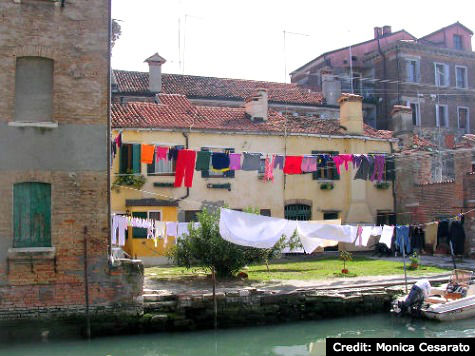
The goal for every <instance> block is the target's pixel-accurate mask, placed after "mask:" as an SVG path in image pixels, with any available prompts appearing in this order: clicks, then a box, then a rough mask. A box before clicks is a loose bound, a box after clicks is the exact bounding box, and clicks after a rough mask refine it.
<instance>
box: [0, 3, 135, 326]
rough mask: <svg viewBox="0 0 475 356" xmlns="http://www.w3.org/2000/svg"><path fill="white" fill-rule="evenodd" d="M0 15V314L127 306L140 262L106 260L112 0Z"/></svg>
mask: <svg viewBox="0 0 475 356" xmlns="http://www.w3.org/2000/svg"><path fill="white" fill-rule="evenodd" d="M0 14H1V17H0V18H1V20H0V57H1V60H0V68H1V70H0V82H1V83H2V86H1V88H0V93H1V99H0V150H1V152H2V154H1V155H0V196H1V197H2V199H0V210H1V211H2V212H3V214H2V216H1V218H0V245H1V252H0V319H4V318H30V317H41V316H50V315H56V314H64V313H67V314H70V313H79V314H81V313H83V312H84V311H85V310H86V309H90V310H96V309H101V310H109V309H114V308H116V307H117V306H118V305H121V306H122V308H121V310H122V311H127V310H133V311H135V310H136V308H137V307H140V298H139V296H141V294H142V284H143V267H142V266H141V264H140V263H138V262H129V263H126V262H124V264H122V265H121V266H113V265H111V264H110V261H109V256H110V254H111V246H110V242H109V241H110V233H109V231H110V222H109V221H110V211H109V210H110V205H109V204H110V203H109V182H108V177H109V175H108V169H109V168H108V167H109V154H108V149H109V142H108V131H109V129H110V127H109V118H108V107H109V70H108V68H109V53H110V49H109V48H110V44H109V24H110V2H109V1H108V0H91V1H87V2H84V1H76V2H64V1H39V0H38V1H37V0H21V1H20V0H18V1H10V0H1V1H0ZM72 39H74V41H72Z"/></svg>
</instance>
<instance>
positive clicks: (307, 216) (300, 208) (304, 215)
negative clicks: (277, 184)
mask: <svg viewBox="0 0 475 356" xmlns="http://www.w3.org/2000/svg"><path fill="white" fill-rule="evenodd" d="M284 215H285V218H286V219H287V220H300V221H308V220H311V219H312V207H311V206H310V205H306V204H289V205H286V206H285V208H284Z"/></svg>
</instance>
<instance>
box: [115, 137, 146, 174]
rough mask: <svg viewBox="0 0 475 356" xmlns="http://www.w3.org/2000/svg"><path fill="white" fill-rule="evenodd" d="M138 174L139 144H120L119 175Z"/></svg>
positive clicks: (139, 170)
mask: <svg viewBox="0 0 475 356" xmlns="http://www.w3.org/2000/svg"><path fill="white" fill-rule="evenodd" d="M140 172H141V163H140V144H122V146H121V147H120V161H119V173H120V174H127V173H140Z"/></svg>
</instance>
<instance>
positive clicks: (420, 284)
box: [399, 279, 445, 311]
mask: <svg viewBox="0 0 475 356" xmlns="http://www.w3.org/2000/svg"><path fill="white" fill-rule="evenodd" d="M432 295H442V296H443V295H445V290H443V289H440V288H433V287H432V286H431V285H430V282H429V280H427V279H421V280H420V281H417V282H416V283H415V284H414V285H413V286H412V288H411V291H410V292H409V295H408V296H407V297H406V299H405V300H404V301H402V302H401V303H400V305H399V307H400V309H401V310H402V311H409V310H410V309H411V308H412V307H415V308H416V309H418V308H420V307H421V306H422V304H423V303H424V301H427V302H431V303H440V301H439V300H438V299H437V298H434V299H433V298H430V296H432Z"/></svg>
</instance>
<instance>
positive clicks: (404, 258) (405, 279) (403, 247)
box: [396, 231, 407, 293]
mask: <svg viewBox="0 0 475 356" xmlns="http://www.w3.org/2000/svg"><path fill="white" fill-rule="evenodd" d="M396 234H397V231H396ZM401 243H402V258H403V261H404V285H405V287H406V293H407V270H406V248H405V246H404V238H402V239H401Z"/></svg>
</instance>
